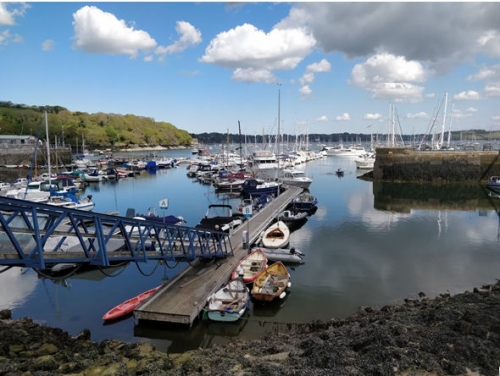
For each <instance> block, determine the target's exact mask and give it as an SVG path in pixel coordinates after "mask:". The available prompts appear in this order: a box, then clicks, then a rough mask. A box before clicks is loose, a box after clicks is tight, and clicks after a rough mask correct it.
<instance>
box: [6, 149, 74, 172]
mask: <svg viewBox="0 0 500 376" xmlns="http://www.w3.org/2000/svg"><path fill="white" fill-rule="evenodd" d="M34 153H35V148H34V147H33V146H32V145H16V146H15V147H14V146H13V147H8V148H6V147H2V148H0V167H5V166H31V164H32V163H33V155H34ZM71 159H72V158H71V149H70V148H51V149H50V160H51V164H52V165H54V166H55V165H70V164H71ZM36 164H37V165H38V166H43V165H47V150H46V149H45V147H39V148H38V150H37V153H36Z"/></svg>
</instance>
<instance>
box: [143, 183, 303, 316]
mask: <svg viewBox="0 0 500 376" xmlns="http://www.w3.org/2000/svg"><path fill="white" fill-rule="evenodd" d="M301 191H302V189H301V188H297V187H287V189H286V190H285V191H284V192H283V193H281V194H280V195H279V196H278V197H277V198H275V199H274V200H273V201H272V202H271V203H270V204H268V205H266V206H265V207H264V208H262V209H261V210H260V211H259V212H257V213H254V215H253V216H252V217H251V218H250V219H249V220H247V221H246V222H245V223H243V224H242V225H241V226H239V227H238V228H236V229H235V230H234V231H233V232H232V233H231V234H230V238H231V244H232V245H233V253H234V257H226V258H224V259H211V260H210V261H206V260H202V259H197V260H196V261H194V262H192V263H191V265H189V266H188V267H187V268H186V269H184V270H183V272H181V273H180V274H178V275H177V276H176V277H175V278H173V279H172V280H170V281H169V282H168V283H166V284H165V285H163V286H162V287H161V288H160V289H159V290H158V291H157V292H156V293H155V294H154V295H153V296H151V297H150V298H149V299H148V300H146V301H145V302H143V303H142V304H141V305H140V306H139V307H137V308H136V310H135V311H134V317H135V318H137V319H138V320H145V321H159V322H165V323H176V324H186V325H191V324H193V322H194V321H195V319H196V318H197V317H198V316H199V314H200V312H201V311H202V310H203V308H204V307H205V305H206V302H207V298H208V297H209V296H210V294H212V293H214V292H215V291H217V290H218V289H219V288H220V287H221V286H222V285H224V284H225V283H227V281H228V280H229V278H230V276H231V273H232V271H233V270H234V268H235V267H236V264H237V263H238V262H239V261H240V260H241V259H242V258H243V257H244V256H245V255H246V254H247V253H248V252H249V250H248V249H246V248H247V247H245V246H249V245H250V244H252V243H254V242H255V241H256V240H257V239H258V238H259V236H260V235H261V233H262V231H264V229H266V228H267V227H268V225H269V224H270V222H271V221H272V219H273V218H275V217H276V216H277V215H278V214H279V213H280V212H281V211H282V210H283V209H284V208H285V207H286V206H287V205H288V203H289V202H290V201H291V200H292V199H293V198H294V197H296V196H297V195H298V194H299V193H300V192H301ZM245 232H246V234H245ZM245 235H246V236H248V244H243V242H244V240H245V239H247V238H246V236H245Z"/></svg>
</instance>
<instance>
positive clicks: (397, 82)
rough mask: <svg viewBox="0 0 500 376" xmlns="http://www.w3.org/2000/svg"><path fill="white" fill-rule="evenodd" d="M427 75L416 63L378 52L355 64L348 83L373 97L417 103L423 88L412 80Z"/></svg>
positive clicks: (423, 79) (418, 79)
mask: <svg viewBox="0 0 500 376" xmlns="http://www.w3.org/2000/svg"><path fill="white" fill-rule="evenodd" d="M427 75H428V72H426V70H425V69H424V68H423V66H422V65H421V64H420V63H419V62H416V61H407V60H406V59H405V58H404V57H403V56H395V55H392V54H388V53H381V54H378V55H374V56H371V57H370V58H369V59H368V60H366V62H364V63H363V64H356V65H355V66H354V68H353V69H352V71H351V79H350V83H351V84H352V85H354V86H356V87H359V88H362V89H365V90H368V91H369V92H371V93H372V97H373V98H383V99H393V100H395V101H405V102H417V101H420V100H421V99H422V92H423V90H424V88H423V87H422V86H417V85H414V84H413V83H421V82H424V81H425V80H426V79H427Z"/></svg>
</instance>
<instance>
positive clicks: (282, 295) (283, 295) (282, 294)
mask: <svg viewBox="0 0 500 376" xmlns="http://www.w3.org/2000/svg"><path fill="white" fill-rule="evenodd" d="M285 296H286V292H285V291H283V292H282V293H281V294H280V299H283V298H284V297H285Z"/></svg>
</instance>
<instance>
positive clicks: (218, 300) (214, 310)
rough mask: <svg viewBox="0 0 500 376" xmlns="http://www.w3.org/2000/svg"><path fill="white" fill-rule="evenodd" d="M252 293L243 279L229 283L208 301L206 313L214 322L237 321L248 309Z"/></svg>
mask: <svg viewBox="0 0 500 376" xmlns="http://www.w3.org/2000/svg"><path fill="white" fill-rule="evenodd" d="M249 302H250V291H249V290H248V288H247V287H246V285H245V282H243V281H242V280H241V279H234V280H232V281H229V282H228V283H227V284H226V285H224V286H223V287H222V288H221V289H219V290H218V291H216V292H215V293H213V294H212V295H210V296H209V297H208V299H207V307H206V312H207V315H208V318H209V319H210V320H213V321H225V322H231V321H237V320H238V319H239V318H240V317H241V316H242V315H243V314H244V313H245V311H246V309H247V308H248V304H249Z"/></svg>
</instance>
